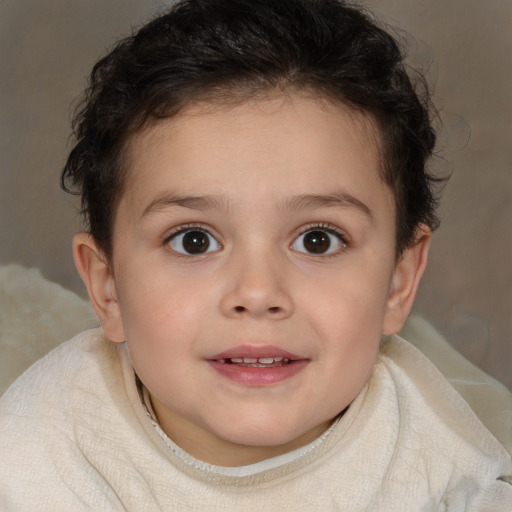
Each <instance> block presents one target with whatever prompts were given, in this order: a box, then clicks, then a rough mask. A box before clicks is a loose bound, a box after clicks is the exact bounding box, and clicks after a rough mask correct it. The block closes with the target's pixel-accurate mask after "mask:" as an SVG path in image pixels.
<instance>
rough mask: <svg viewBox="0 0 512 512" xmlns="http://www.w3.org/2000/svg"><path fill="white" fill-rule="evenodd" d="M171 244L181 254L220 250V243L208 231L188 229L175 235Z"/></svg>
mask: <svg viewBox="0 0 512 512" xmlns="http://www.w3.org/2000/svg"><path fill="white" fill-rule="evenodd" d="M169 245H170V246H171V248H172V249H174V250H175V251H176V252H179V253H180V254H188V255H197V254H204V253H207V252H212V251H218V250H219V249H220V244H219V243H218V242H217V240H215V238H214V237H213V236H212V235H210V233H208V232H207V231H202V230H200V229H188V230H185V231H180V232H179V233H177V234H176V235H174V236H173V237H172V238H171V239H170V241H169Z"/></svg>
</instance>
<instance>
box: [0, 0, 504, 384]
mask: <svg viewBox="0 0 512 512" xmlns="http://www.w3.org/2000/svg"><path fill="white" fill-rule="evenodd" d="M276 1H277V0H276ZM362 3H363V4H364V5H366V6H368V7H369V8H370V9H372V10H373V11H374V12H375V13H376V15H377V17H378V18H379V19H382V20H384V21H385V22H386V23H388V24H389V25H391V26H392V27H396V34H398V36H399V37H400V38H402V39H404V40H405V41H406V42H407V43H408V46H409V53H410V63H411V65H412V66H413V67H416V66H422V67H423V68H425V69H426V74H427V76H428V79H429V82H430V85H431V87H432V88H433V91H434V100H435V103H436V105H437V108H438V110H439V113H440V117H441V120H442V125H441V126H440V127H439V136H440V144H439V157H438V158H436V160H435V161H434V162H433V165H434V167H435V168H436V169H438V170H439V172H441V173H444V174H446V173H449V172H451V173H452V177H451V180H450V181H449V183H448V184H447V186H446V187H445V190H444V194H443V200H442V202H441V207H440V214H441V217H442V225H441V228H440V229H439V230H438V231H437V232H436V233H435V236H434V243H433V247H432V251H431V258H430V266H429V269H428V272H427V275H426V276H425V278H424V281H423V284H422V289H421V292H420V295H419V297H418V300H417V304H416V306H415V312H416V313H418V314H421V315H422V316H424V317H426V318H427V319H428V320H429V321H430V322H431V323H432V324H433V325H434V326H435V327H436V328H437V329H438V330H439V331H440V332H441V333H442V334H443V335H444V336H445V337H446V339H447V340H448V341H449V342H450V343H451V344H452V345H453V346H454V347H455V348H456V349H457V350H459V351H460V352H461V353H462V354H463V355H464V356H465V357H466V358H468V359H469V360H470V361H472V362H474V363H476V364H477V365H478V366H479V367H481V368H482V369H483V370H485V371H486V372H488V373H489V374H491V375H493V376H494V377H496V378H497V379H498V380H500V381H501V382H503V383H504V384H506V385H507V386H508V387H509V388H512V257H511V254H512V87H511V85H510V84H511V83H512V66H511V63H512V31H511V29H510V27H511V26H512V1H510V0H489V1H487V2H481V1H480V0H429V1H428V2H426V1H420V0H364V1H363V2H362ZM166 5H169V2H164V1H162V0H144V1H142V0H87V2H85V1H78V0H45V1H40V0H0V265H5V264H8V263H19V264H21V265H24V266H27V267H37V268H38V269H40V271H41V272H42V274H43V276H44V277H46V278H47V279H49V280H51V281H54V282H56V283H59V284H61V285H62V286H64V287H65V288H68V289H70V290H72V291H74V292H76V293H78V294H80V295H82V296H85V291H84V288H83V286H82V284H81V281H80V280H79V278H78V276H77V274H76V272H75V269H74V266H73V262H72V256H71V238H72V236H73V234H74V233H75V232H76V231H77V230H78V229H80V222H79V217H78V214H77V203H76V201H75V200H74V198H72V197H70V196H68V195H67V194H64V193H63V192H62V191H61V190H60V188H59V175H60V170H61V168H62V166H63V163H64V161H65V158H66V153H67V151H68V150H69V134H70V119H71V112H72V110H73V108H74V107H75V106H76V104H77V102H78V100H79V97H80V95H81V93H82V91H83V89H84V87H85V85H86V78H87V75H88V73H89V71H90V69H91V67H92V66H93V64H94V63H95V62H96V60H97V59H98V58H99V57H100V56H101V55H103V54H104V53H105V52H106V51H107V49H108V48H109V47H111V46H112V44H113V43H114V42H115V41H116V40H117V39H118V38H119V37H122V36H125V35H129V34H130V32H131V30H132V28H136V27H137V26H139V25H140V24H141V23H142V22H144V21H146V20H148V19H149V18H150V17H152V16H153V15H154V14H155V13H157V12H158V11H160V10H162V9H164V8H165V6H166ZM408 34H411V35H412V36H410V35H408Z"/></svg>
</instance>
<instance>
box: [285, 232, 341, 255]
mask: <svg viewBox="0 0 512 512" xmlns="http://www.w3.org/2000/svg"><path fill="white" fill-rule="evenodd" d="M343 247H345V241H344V240H343V238H342V236H341V235H340V234H338V233H336V232H330V231H328V230H320V229H311V230H309V231H306V232H305V233H303V234H302V235H300V236H299V237H298V238H297V239H296V240H295V241H294V242H293V244H292V246H291V248H292V249H293V250H294V251H298V252H305V253H308V254H317V255H327V254H333V253H335V252H337V251H339V250H340V249H342V248H343Z"/></svg>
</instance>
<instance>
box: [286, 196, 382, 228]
mask: <svg viewBox="0 0 512 512" xmlns="http://www.w3.org/2000/svg"><path fill="white" fill-rule="evenodd" d="M284 206H285V208H287V209H290V210H307V209H314V208H329V207H336V208H355V209H356V210H358V211H360V212H361V213H363V214H364V215H365V216H367V217H368V218H369V219H370V221H372V222H374V218H373V213H372V211H371V210H370V208H369V207H368V206H367V205H366V204H365V203H363V202H362V201H361V200H359V199H357V197H354V196H353V195H352V194H349V193H347V192H335V193H333V194H301V195H298V196H295V197H292V198H291V199H289V200H287V201H286V203H285V205H284Z"/></svg>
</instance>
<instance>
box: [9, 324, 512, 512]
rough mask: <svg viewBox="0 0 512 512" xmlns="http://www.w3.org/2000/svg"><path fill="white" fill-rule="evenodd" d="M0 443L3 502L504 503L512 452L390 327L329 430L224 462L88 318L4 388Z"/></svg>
mask: <svg viewBox="0 0 512 512" xmlns="http://www.w3.org/2000/svg"><path fill="white" fill-rule="evenodd" d="M334 392H335V390H333V393H334ZM0 454H1V455H0V509H1V510H5V511H27V510H38V511H52V512H56V511H70V510H73V511H81V510H94V511H111V510H128V511H136V512H143V511H156V510H171V511H211V512H215V511H219V512H220V511H222V512H226V511H231V510H233V511H237V512H244V511H258V512H261V511H263V510H265V511H273V510H276V511H280V512H286V511H294V512H296V511H312V510H313V511H315V510H318V511H322V512H327V511H331V510H349V511H363V510H364V511H370V510H372V511H373V510H374V511H380V512H382V511H390V512H391V511H393V512H397V511H407V512H411V511H419V510H421V511H445V510H448V511H450V512H459V511H483V510H485V511H502V512H510V511H511V510H512V485H511V484H510V476H511V475H512V463H511V459H510V455H509V454H508V453H507V452H506V451H505V450H504V448H503V447H502V446H501V445H500V444H499V443H498V442H497V441H496V439H495V438H494V437H493V436H492V435H491V434H490V433H489V432H488V431H487V430H486V428H485V427H484V426H483V425H482V424H481V423H480V421H479V420H478V419H477V417H476V416H475V415H474V414H473V412H472V411H471V409H470V408H469V407H468V406H467V404H466V403H465V402H464V401H463V400H462V398H461V397H460V396H459V395H458V394H457V393H456V392H455V391H454V390H453V389H452V388H451V387H450V385H449V384H448V383H447V382H446V381H445V379H444V378H443V377H442V376H441V374H440V373H439V372H438V371H437V370H436V368H435V367H434V366H433V365H432V364H431V363H430V362H429V361H428V360H427V359H426V358H425V357H424V356H423V355H422V354H421V353H420V352H419V351H417V350H416V349H414V348H413V347H412V346H411V345H409V344H408V343H407V342H405V341H404V340H402V339H400V338H398V337H397V336H393V337H390V338H389V339H388V340H387V341H386V342H385V343H384V344H383V346H382V347H381V351H380V355H379V358H378V361H377V363H376V365H375V369H374V371H373V374H372V376H371V378H370V380H369V381H368V383H367V384H366V386H365V387H364V389H363V390H362V391H361V392H360V394H359V395H358V397H357V398H356V399H355V400H354V401H353V403H352V404H351V405H350V407H349V408H348V410H347V412H346V413H345V414H344V415H343V417H342V418H341V420H340V421H339V422H338V423H337V424H336V425H335V427H334V428H333V429H332V430H331V431H330V432H329V434H328V435H324V436H323V437H322V439H320V440H318V441H317V442H315V443H312V444H311V445H308V446H307V447H305V448H304V449H302V450H298V451H297V452H295V453H294V454H293V456H291V457H284V458H280V459H279V458H278V459H276V460H275V461H266V462H265V463H260V465H255V466H254V467H252V468H251V467H250V466H246V467H245V468H239V469H233V470H231V471H228V472H227V473H226V471H223V469H222V468H218V467H216V466H212V465H210V464H207V463H204V462H201V461H199V460H196V459H194V458H193V457H192V456H190V455H188V454H186V453H185V452H183V451H182V450H180V449H179V448H178V447H177V446H176V445H174V444H173V443H172V441H170V440H169V439H167V438H166V437H165V435H163V433H161V432H160V433H159V432H158V428H155V425H154V423H153V422H152V420H151V418H150V417H149V416H148V413H147V410H146V408H145V407H144V405H143V403H142V401H141V397H140V393H139V389H138V387H137V384H136V378H135V375H134V371H133V368H132V366H131V364H130V360H129V357H128V354H127V352H126V349H125V347H124V346H123V345H118V344H112V343H110V342H108V341H107V340H105V338H104V337H103V336H102V333H101V331H100V330H93V331H87V332H85V333H82V334H81V335H78V336H77V337H75V338H74V339H72V340H70V341H69V342H67V343H65V344H63V345H61V346H60V347H58V348H56V349H55V350H54V351H52V352H51V353H50V354H49V355H48V356H46V357H45V358H43V359H42V360H40V361H39V362H38V363H36V364H35V365H34V366H32V367H31V368H30V369H29V370H28V371H27V372H26V373H25V374H23V375H22V376H21V377H20V378H19V379H18V380H17V381H16V382H15V383H14V384H13V385H12V386H11V388H10V389H9V390H8V391H7V392H6V394H5V395H4V396H3V397H2V399H1V400H0Z"/></svg>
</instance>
